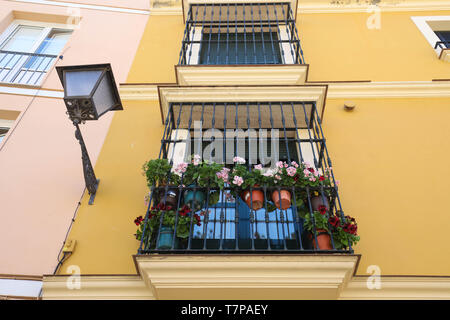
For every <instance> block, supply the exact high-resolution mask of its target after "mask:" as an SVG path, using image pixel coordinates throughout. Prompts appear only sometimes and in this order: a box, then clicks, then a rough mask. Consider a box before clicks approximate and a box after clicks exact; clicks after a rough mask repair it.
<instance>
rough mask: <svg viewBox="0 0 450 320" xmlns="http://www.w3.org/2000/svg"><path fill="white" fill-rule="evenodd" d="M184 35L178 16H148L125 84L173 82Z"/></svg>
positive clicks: (180, 18) (181, 19)
mask: <svg viewBox="0 0 450 320" xmlns="http://www.w3.org/2000/svg"><path fill="white" fill-rule="evenodd" d="M183 34H184V24H183V18H182V17H181V16H151V17H150V19H149V20H148V23H147V27H146V29H145V32H144V35H143V37H142V40H141V44H140V46H139V49H138V51H137V53H136V56H135V58H134V61H133V66H132V67H131V71H130V73H129V75H128V80H127V82H128V83H175V82H176V79H175V70H174V65H176V64H178V58H179V54H180V49H181V41H182V39H183Z"/></svg>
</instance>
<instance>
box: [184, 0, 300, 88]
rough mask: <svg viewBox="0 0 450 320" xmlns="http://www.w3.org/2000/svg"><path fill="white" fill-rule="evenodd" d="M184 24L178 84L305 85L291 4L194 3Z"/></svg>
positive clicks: (298, 39)
mask: <svg viewBox="0 0 450 320" xmlns="http://www.w3.org/2000/svg"><path fill="white" fill-rule="evenodd" d="M185 20H186V28H185V30H184V35H183V40H182V44H181V50H180V55H179V61H178V65H177V66H176V69H177V78H178V82H179V84H181V85H203V84H208V85H210V84H217V85H219V84H222V85H226V84H233V85H236V84H245V85H251V84H286V85H288V84H301V83H304V82H305V80H306V73H307V65H305V59H304V56H303V50H302V47H301V43H300V38H299V34H298V31H297V27H296V25H295V20H296V17H295V14H294V12H293V10H292V8H291V3H290V2H287V1H285V2H276V1H275V2H270V3H267V2H245V1H244V2H240V3H236V2H230V1H221V2H220V3H218V2H214V1H206V2H202V3H200V4H199V3H194V4H190V5H189V9H188V11H187V12H186V17H185Z"/></svg>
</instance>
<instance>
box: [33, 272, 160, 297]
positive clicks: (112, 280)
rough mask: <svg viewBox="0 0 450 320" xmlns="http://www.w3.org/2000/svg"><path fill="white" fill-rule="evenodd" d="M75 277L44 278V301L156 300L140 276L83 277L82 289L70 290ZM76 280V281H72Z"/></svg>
mask: <svg viewBox="0 0 450 320" xmlns="http://www.w3.org/2000/svg"><path fill="white" fill-rule="evenodd" d="M73 277H74V276H44V285H43V288H42V299H45V300H65V299H70V300H84V299H90V300H104V299H108V300H111V299H120V300H124V299H144V300H154V297H153V295H152V293H151V291H150V290H149V289H148V288H147V286H146V285H145V283H144V281H142V279H141V277H139V276H133V275H130V276H123V275H117V276H115V275H95V276H94V275H81V276H80V278H79V281H80V285H81V288H80V289H69V288H68V285H67V284H68V283H71V284H73V283H74V282H75V280H76V279H74V278H73ZM71 279H74V280H71Z"/></svg>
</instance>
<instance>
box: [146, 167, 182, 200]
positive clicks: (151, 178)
mask: <svg viewBox="0 0 450 320" xmlns="http://www.w3.org/2000/svg"><path fill="white" fill-rule="evenodd" d="M171 168H172V167H171V165H170V164H169V161H167V159H153V160H149V161H147V162H145V163H144V165H143V171H144V172H143V173H144V175H145V177H146V179H147V185H148V186H149V188H152V187H154V186H157V187H158V189H156V191H155V192H156V195H157V196H158V198H159V201H160V202H162V203H165V204H167V205H171V206H172V207H176V206H177V203H178V189H177V188H175V187H169V188H168V189H167V192H166V188H163V187H165V186H177V185H178V184H179V177H178V176H177V175H174V174H171V172H170V171H171Z"/></svg>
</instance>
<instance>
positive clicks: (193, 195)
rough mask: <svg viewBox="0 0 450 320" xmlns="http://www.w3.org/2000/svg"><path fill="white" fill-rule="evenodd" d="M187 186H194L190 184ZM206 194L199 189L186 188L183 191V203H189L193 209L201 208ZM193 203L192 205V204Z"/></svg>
mask: <svg viewBox="0 0 450 320" xmlns="http://www.w3.org/2000/svg"><path fill="white" fill-rule="evenodd" d="M189 187H194V185H190V186H189ZM205 198H206V195H205V193H204V192H203V191H201V190H195V191H194V190H186V191H185V192H184V203H185V204H189V205H191V208H192V207H193V208H194V209H195V210H198V209H201V208H202V207H203V204H204V203H205ZM192 204H193V205H192Z"/></svg>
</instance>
